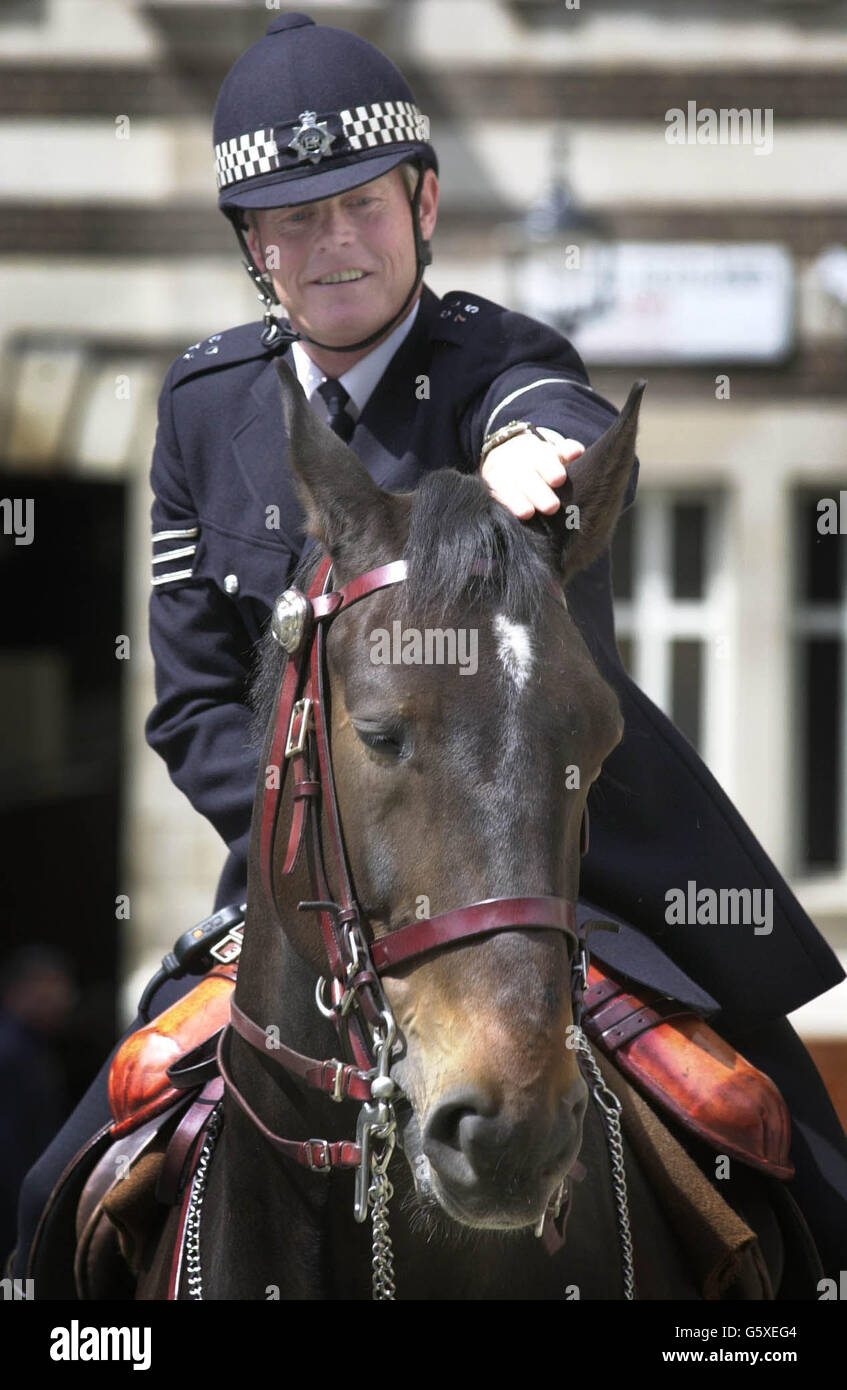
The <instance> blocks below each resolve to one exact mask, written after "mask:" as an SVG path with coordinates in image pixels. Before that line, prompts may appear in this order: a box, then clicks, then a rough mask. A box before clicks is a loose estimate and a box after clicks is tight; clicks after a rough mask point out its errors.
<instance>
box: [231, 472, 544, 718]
mask: <svg viewBox="0 0 847 1390" xmlns="http://www.w3.org/2000/svg"><path fill="white" fill-rule="evenodd" d="M549 546H550V542H549V537H548V535H547V534H545V533H544V532H543V531H538V530H533V529H530V528H529V527H528V526H527V525H526V524H525V523H524V522H522V521H520V520H519V519H518V517H516V516H515V515H514V514H513V513H512V512H511V511H509V510H508V509H507V508H506V507H504V506H503V505H502V504H501V503H499V502H497V501H496V499H495V498H494V497H492V495H491V493H490V492H489V490H488V487H487V485H486V483H485V482H484V481H483V479H482V478H479V477H477V476H476V475H473V476H470V475H467V474H463V473H459V472H457V471H456V470H455V469H452V468H441V469H438V470H436V471H435V472H432V473H427V474H425V476H424V477H423V479H422V480H421V483H420V486H419V487H418V489H417V492H416V493H415V494H414V501H413V504H412V508H411V512H410V514H409V534H408V539H407V541H406V545H405V547H404V550H403V556H402V558H403V559H405V561H406V567H407V578H406V582H405V584H403V585H400V586H399V588H398V590H397V594H398V598H397V609H396V615H397V617H399V618H400V619H401V621H402V622H403V623H404V624H406V625H411V623H412V622H413V621H414V622H417V624H418V625H422V623H424V622H431V621H443V619H444V616H445V615H446V614H447V613H448V612H449V611H450V610H454V611H455V610H456V609H461V607H462V606H463V605H467V604H470V603H473V602H475V601H485V602H487V603H490V604H492V605H494V604H496V605H497V607H498V608H499V609H500V610H501V611H502V612H504V613H505V614H506V616H507V617H508V618H510V619H511V620H512V621H513V622H526V621H528V620H529V619H530V618H531V616H532V614H533V613H536V612H537V611H538V609H539V608H540V606H541V604H542V602H543V599H544V595H545V586H546V583H547V580H548V579H549V575H550V562H551V556H550V549H549ZM323 555H324V551H323V549H322V547H320V546H318V547H315V548H314V549H313V550H311V551H309V553H308V554H307V555H306V556H304V557H303V558H302V559H301V561H300V563H299V564H298V566H297V568H296V570H295V572H294V575H293V576H292V579H291V585H292V586H293V587H295V588H298V589H303V590H305V589H307V588H308V586H309V584H310V583H311V581H312V579H313V578H314V575H315V571H316V569H317V567H318V564H319V563H320V560H321V558H322V557H323ZM396 558H400V557H399V556H398V557H396ZM479 561H488V562H489V565H488V572H487V573H480V572H479V566H478V562H479ZM285 659H286V658H285V653H284V652H283V650H282V648H281V647H280V646H279V645H278V643H277V642H275V641H274V639H273V636H272V635H271V632H270V624H269V625H268V628H267V629H266V631H265V634H264V636H263V638H262V640H261V642H260V643H259V644H258V646H257V648H256V658H255V663H254V672H253V676H252V679H251V683H250V691H249V699H250V706H251V709H252V711H253V716H252V727H251V732H252V737H253V741H254V742H255V743H256V744H258V745H261V744H262V742H263V741H264V737H265V732H266V729H267V725H268V722H269V720H270V717H271V713H272V711H273V705H274V699H275V695H276V691H277V686H278V684H279V677H280V668H281V666H282V663H283V661H284V660H285Z"/></svg>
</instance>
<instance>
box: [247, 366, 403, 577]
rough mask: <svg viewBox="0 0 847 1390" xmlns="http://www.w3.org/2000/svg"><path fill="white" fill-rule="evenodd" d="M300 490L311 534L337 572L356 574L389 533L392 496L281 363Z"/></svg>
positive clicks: (294, 470)
mask: <svg viewBox="0 0 847 1390" xmlns="http://www.w3.org/2000/svg"><path fill="white" fill-rule="evenodd" d="M274 366H275V367H276V370H277V374H278V376H279V384H280V392H281V395H282V412H283V416H284V418H285V427H286V434H287V436H288V457H289V462H290V465H291V478H292V482H293V484H294V490H295V492H296V493H297V497H298V498H299V500H300V503H301V505H302V507H303V510H304V512H305V514H306V530H307V531H308V533H309V535H310V536H315V537H316V538H317V540H319V541H320V542H321V544H322V545H323V546H324V547H325V548H326V550H327V551H328V552H329V554H330V555H331V556H332V559H333V561H334V562H335V564H336V566H338V567H340V568H341V569H342V570H345V571H346V570H348V569H349V570H350V571H351V572H353V573H355V572H356V571H357V567H359V568H361V566H362V564H365V565H367V563H368V558H367V557H368V556H369V555H370V554H371V552H372V551H373V549H374V547H376V546H378V544H379V542H380V540H382V539H383V537H384V535H385V532H386V530H387V529H388V512H389V506H390V496H389V494H388V493H386V492H383V490H382V488H380V487H378V486H377V484H376V483H375V482H374V480H373V478H372V477H371V475H370V473H369V472H368V470H367V469H366V468H365V466H364V464H363V463H362V462H361V460H360V459H358V458H357V457H356V455H355V454H354V453H353V450H352V449H348V447H347V445H346V444H345V443H344V441H343V439H341V438H339V436H338V435H337V434H336V433H335V431H334V430H331V429H330V428H329V426H328V425H327V424H325V423H324V421H323V420H321V419H320V417H319V416H318V414H317V412H316V411H314V410H313V409H312V407H311V406H310V405H309V402H308V400H307V399H306V394H305V392H304V390H303V388H302V386H301V385H300V383H299V381H298V380H297V378H296V377H295V375H294V373H293V372H292V370H291V368H290V367H289V366H288V364H287V362H283V361H282V359H281V358H277V359H276V361H275V363H274Z"/></svg>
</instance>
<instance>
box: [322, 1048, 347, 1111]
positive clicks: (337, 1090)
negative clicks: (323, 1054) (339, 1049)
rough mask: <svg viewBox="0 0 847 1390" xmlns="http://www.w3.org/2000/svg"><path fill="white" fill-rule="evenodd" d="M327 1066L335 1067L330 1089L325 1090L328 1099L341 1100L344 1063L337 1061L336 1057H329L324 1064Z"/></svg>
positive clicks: (342, 1097)
mask: <svg viewBox="0 0 847 1390" xmlns="http://www.w3.org/2000/svg"><path fill="white" fill-rule="evenodd" d="M324 1065H325V1066H327V1067H335V1078H334V1080H333V1083H332V1090H331V1091H329V1092H327V1094H328V1095H329V1098H330V1100H337V1101H342V1100H343V1099H344V1096H343V1095H342V1094H341V1088H342V1082H343V1079H344V1063H343V1062H339V1060H338V1058H337V1057H331V1058H330V1059H329V1061H328V1062H326V1063H325V1064H324Z"/></svg>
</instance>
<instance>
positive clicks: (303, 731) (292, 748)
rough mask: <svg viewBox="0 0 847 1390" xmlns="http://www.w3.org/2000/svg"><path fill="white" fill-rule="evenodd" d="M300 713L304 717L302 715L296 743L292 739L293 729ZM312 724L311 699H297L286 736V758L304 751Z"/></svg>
mask: <svg viewBox="0 0 847 1390" xmlns="http://www.w3.org/2000/svg"><path fill="white" fill-rule="evenodd" d="M298 714H302V716H303V717H302V719H301V720H300V730H299V733H298V734H297V741H296V742H295V743H292V741H291V731H292V729H293V728H294V722H295V720H296V718H297V716H298ZM311 725H312V701H311V700H309V699H305V700H297V701H296V702H295V704H294V708H293V710H292V711H291V719H290V721H289V725H288V733H287V735H286V738H285V755H284V756H285V757H286V758H290V757H291V755H292V753H302V752H303V749H304V748H305V747H306V738H307V737H308V733H309V729H310V728H311Z"/></svg>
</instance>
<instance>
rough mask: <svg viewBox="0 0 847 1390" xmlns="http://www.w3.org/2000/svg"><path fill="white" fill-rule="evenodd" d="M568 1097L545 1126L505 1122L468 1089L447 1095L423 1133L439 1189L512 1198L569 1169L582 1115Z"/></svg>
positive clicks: (531, 1120) (543, 1116) (544, 1115)
mask: <svg viewBox="0 0 847 1390" xmlns="http://www.w3.org/2000/svg"><path fill="white" fill-rule="evenodd" d="M582 1099H583V1097H582V1095H581V1094H580V1095H579V1097H576V1096H574V1097H572V1098H571V1097H568V1098H567V1100H566V1101H565V1103H563V1104H561V1105H560V1106H559V1107H558V1118H557V1120H556V1121H554V1122H552V1123H551V1121H550V1116H549V1112H548V1111H547V1109H546V1107H542V1108H541V1110H539V1112H538V1113H537V1114H536V1115H535V1116H534V1117H532V1116H529V1115H523V1116H522V1117H521V1118H519V1119H515V1118H514V1117H513V1116H512V1117H510V1115H509V1113H508V1112H507V1111H505V1110H503V1109H501V1107H500V1105H498V1104H497V1102H496V1101H495V1100H494V1098H493V1097H492V1096H491V1095H488V1094H486V1093H485V1091H483V1090H479V1089H477V1088H475V1087H472V1086H463V1087H459V1088H456V1089H454V1090H452V1091H449V1092H447V1094H445V1095H444V1096H443V1097H442V1098H441V1100H440V1101H439V1102H438V1103H437V1104H436V1105H435V1106H434V1107H433V1109H432V1111H431V1112H430V1114H429V1116H428V1118H427V1120H426V1123H425V1124H424V1127H423V1148H424V1152H425V1153H426V1156H427V1158H428V1159H429V1160H430V1162H431V1163H432V1165H433V1168H434V1169H435V1171H436V1173H437V1174H438V1176H439V1178H440V1179H441V1181H442V1183H446V1184H447V1186H448V1187H449V1188H450V1189H452V1190H453V1191H454V1192H456V1193H459V1192H462V1193H464V1195H465V1197H466V1198H468V1197H470V1196H471V1195H472V1194H473V1195H479V1194H481V1193H482V1192H484V1191H485V1192H488V1193H489V1194H492V1193H494V1192H499V1193H500V1195H501V1196H503V1197H505V1196H510V1197H517V1195H518V1193H519V1192H520V1191H523V1190H524V1189H525V1190H526V1191H527V1192H533V1191H534V1189H535V1187H536V1186H537V1184H538V1183H539V1182H540V1181H543V1180H546V1179H547V1178H548V1177H549V1176H550V1175H551V1174H552V1175H555V1174H558V1173H560V1172H563V1171H565V1170H566V1169H567V1167H569V1166H570V1163H571V1162H572V1161H573V1159H574V1157H575V1156H576V1152H577V1150H578V1148H579V1143H580V1136H581V1129H582V1124H581V1121H582V1109H581V1107H580V1105H579V1104H576V1105H574V1103H573V1102H574V1101H575V1100H579V1101H581V1100H582Z"/></svg>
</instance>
